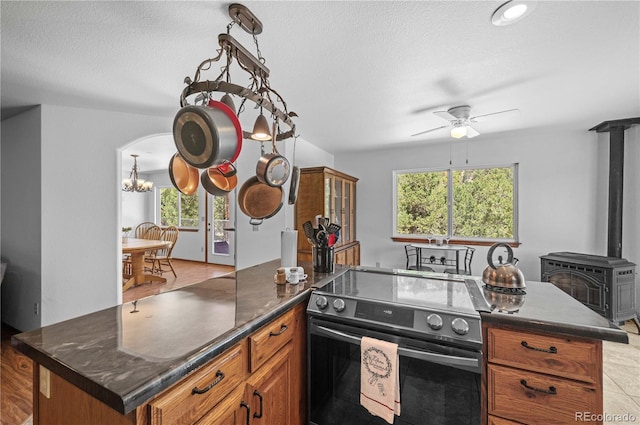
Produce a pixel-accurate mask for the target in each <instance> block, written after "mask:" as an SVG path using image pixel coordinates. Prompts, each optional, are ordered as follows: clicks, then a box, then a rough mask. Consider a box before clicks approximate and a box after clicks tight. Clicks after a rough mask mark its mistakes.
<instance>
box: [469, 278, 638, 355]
mask: <svg viewBox="0 0 640 425" xmlns="http://www.w3.org/2000/svg"><path fill="white" fill-rule="evenodd" d="M478 284H479V285H482V282H481V281H478ZM526 285H527V287H526V289H525V290H526V294H525V295H504V294H495V293H491V292H489V291H487V290H486V289H483V290H482V293H483V295H484V296H485V299H486V300H487V303H488V304H489V305H490V306H491V307H493V309H492V311H491V312H481V313H480V315H481V317H482V321H483V322H485V323H497V324H504V325H512V326H517V327H519V328H522V329H525V330H530V331H540V332H542V331H545V332H553V333H557V334H561V335H566V336H572V337H582V338H591V339H600V340H607V341H613V342H621V343H625V344H628V343H629V337H628V335H627V333H626V332H625V331H623V330H621V329H619V328H618V327H617V326H615V325H613V324H611V323H610V322H609V321H608V320H607V319H605V318H604V317H602V316H600V315H599V314H597V313H596V312H594V311H593V310H591V309H590V308H588V307H586V306H585V305H584V304H582V303H581V302H579V301H577V300H576V299H574V298H572V297H571V296H570V295H568V294H567V293H565V292H564V291H562V290H561V289H559V288H557V287H556V286H554V285H553V284H551V283H548V282H529V281H527V283H526Z"/></svg>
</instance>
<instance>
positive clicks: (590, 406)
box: [487, 364, 602, 425]
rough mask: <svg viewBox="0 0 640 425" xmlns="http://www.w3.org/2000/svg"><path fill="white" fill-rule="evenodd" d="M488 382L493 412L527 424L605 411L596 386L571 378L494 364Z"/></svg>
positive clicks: (568, 420) (568, 419) (560, 421)
mask: <svg viewBox="0 0 640 425" xmlns="http://www.w3.org/2000/svg"><path fill="white" fill-rule="evenodd" d="M487 385H488V394H489V399H488V401H487V405H488V410H489V414H491V415H495V416H501V417H503V418H507V419H511V420H515V421H519V422H523V423H530V424H549V425H550V424H567V423H574V422H575V421H576V413H579V412H591V413H602V412H601V410H602V403H601V402H598V396H597V392H596V389H595V388H594V387H593V386H590V385H587V384H581V383H578V382H575V381H571V380H568V379H562V378H555V377H552V376H548V375H543V374H539V373H535V372H529V371H524V370H518V369H512V368H509V367H504V366H497V365H492V364H490V365H489V368H488V373H487ZM543 391H544V392H543Z"/></svg>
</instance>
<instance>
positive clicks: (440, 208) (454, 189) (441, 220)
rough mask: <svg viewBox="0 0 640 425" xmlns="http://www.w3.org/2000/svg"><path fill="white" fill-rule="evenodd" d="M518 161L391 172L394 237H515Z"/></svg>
mask: <svg viewBox="0 0 640 425" xmlns="http://www.w3.org/2000/svg"><path fill="white" fill-rule="evenodd" d="M517 174H518V165H517V164H513V165H510V166H504V167H491V168H449V169H445V170H409V171H394V183H395V184H394V187H395V193H394V211H395V213H394V217H395V218H394V220H395V223H394V236H396V237H398V236H399V237H402V236H405V237H406V236H425V237H428V236H441V237H443V238H452V239H479V240H507V241H517V239H518V223H517V181H518V178H517Z"/></svg>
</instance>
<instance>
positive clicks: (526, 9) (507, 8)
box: [491, 0, 537, 27]
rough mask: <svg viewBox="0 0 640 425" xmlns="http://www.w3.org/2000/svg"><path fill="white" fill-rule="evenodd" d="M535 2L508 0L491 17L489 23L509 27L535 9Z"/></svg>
mask: <svg viewBox="0 0 640 425" xmlns="http://www.w3.org/2000/svg"><path fill="white" fill-rule="evenodd" d="M536 3H537V2H535V1H525V0H510V1H508V2H506V3H505V4H503V5H502V6H500V7H499V8H497V9H496V11H495V12H493V15H491V23H493V25H497V26H500V27H501V26H504V25H511V24H513V23H514V22H518V21H520V20H522V19H524V18H525V17H527V16H528V15H529V14H530V13H531V12H533V10H534V9H535V8H536Z"/></svg>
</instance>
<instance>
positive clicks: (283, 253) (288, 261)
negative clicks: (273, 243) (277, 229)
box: [280, 230, 298, 267]
mask: <svg viewBox="0 0 640 425" xmlns="http://www.w3.org/2000/svg"><path fill="white" fill-rule="evenodd" d="M297 265H298V231H297V230H283V231H282V233H281V234H280V266H281V267H296V266H297Z"/></svg>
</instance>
